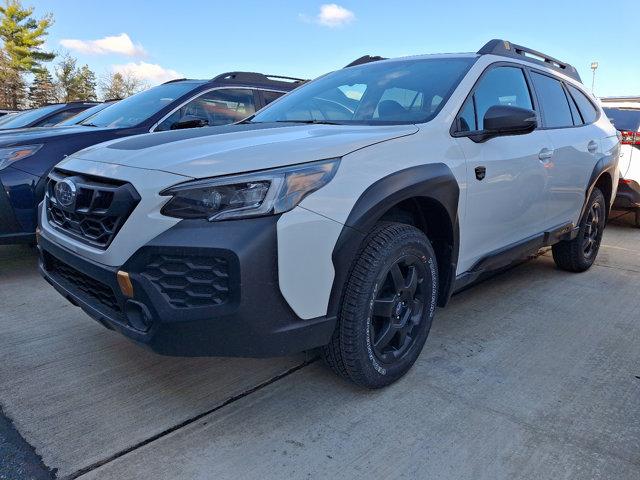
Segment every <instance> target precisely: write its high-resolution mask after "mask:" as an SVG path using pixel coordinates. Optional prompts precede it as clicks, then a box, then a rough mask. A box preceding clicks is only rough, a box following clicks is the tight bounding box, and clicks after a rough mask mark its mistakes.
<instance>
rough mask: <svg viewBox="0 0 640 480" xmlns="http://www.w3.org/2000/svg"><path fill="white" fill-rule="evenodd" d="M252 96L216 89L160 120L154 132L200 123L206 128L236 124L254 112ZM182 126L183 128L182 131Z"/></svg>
mask: <svg viewBox="0 0 640 480" xmlns="http://www.w3.org/2000/svg"><path fill="white" fill-rule="evenodd" d="M255 97H256V93H255V92H254V91H253V90H252V89H249V88H218V89H215V90H209V91H207V92H205V93H202V94H201V95H198V96H197V97H195V98H192V99H191V100H189V101H187V102H186V103H184V104H183V105H181V106H180V107H178V108H177V109H176V110H174V111H173V112H172V113H171V114H169V115H168V116H167V117H166V118H165V119H164V120H162V121H161V122H160V123H159V124H158V126H157V127H156V129H155V130H154V131H156V132H162V131H166V130H175V129H179V128H189V126H191V125H192V124H195V123H197V122H196V121H197V120H200V121H201V122H200V123H201V125H206V126H209V127H212V126H217V125H228V124H230V123H235V122H239V121H240V120H242V119H244V118H247V117H248V116H249V115H253V114H254V113H255V111H256V98H255ZM181 124H182V125H186V126H185V127H182V126H181Z"/></svg>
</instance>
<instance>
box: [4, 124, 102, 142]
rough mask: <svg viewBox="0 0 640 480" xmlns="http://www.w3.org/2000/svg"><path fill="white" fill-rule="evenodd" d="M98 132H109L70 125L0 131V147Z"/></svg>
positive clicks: (98, 128) (99, 128) (97, 128)
mask: <svg viewBox="0 0 640 480" xmlns="http://www.w3.org/2000/svg"><path fill="white" fill-rule="evenodd" d="M99 130H110V129H109V128H101V127H85V126H82V125H70V126H66V127H35V128H18V129H15V130H0V145H2V146H8V145H14V144H19V145H24V144H26V143H27V142H32V141H38V140H44V139H47V138H53V137H60V136H64V135H70V134H74V135H75V134H78V133H83V132H87V133H88V132H97V131H99Z"/></svg>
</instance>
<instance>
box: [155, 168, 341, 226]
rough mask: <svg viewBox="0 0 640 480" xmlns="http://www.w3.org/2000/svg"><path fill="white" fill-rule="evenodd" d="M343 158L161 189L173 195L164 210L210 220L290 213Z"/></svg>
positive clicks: (329, 175) (180, 216)
mask: <svg viewBox="0 0 640 480" xmlns="http://www.w3.org/2000/svg"><path fill="white" fill-rule="evenodd" d="M339 163H340V159H337V158H332V159H329V160H322V161H319V162H311V163H304V164H299V165H292V166H288V167H283V168H275V169H272V170H263V171H258V172H253V173H248V174H242V175H229V176H225V177H218V178H212V179H207V180H198V181H195V182H188V183H182V184H180V185H176V186H173V187H170V188H168V189H166V190H163V191H162V192H160V194H161V195H171V196H172V197H173V198H172V199H171V200H169V202H167V204H166V205H165V206H164V207H163V208H162V213H163V214H164V215H167V216H170V217H177V218H206V219H207V220H209V221H218V220H227V219H231V218H244V217H260V216H264V215H275V214H278V213H283V212H287V211H289V210H291V209H293V208H294V207H295V206H296V205H298V204H299V203H300V202H301V201H302V199H303V198H304V197H306V196H307V195H309V194H310V193H312V192H315V191H316V190H318V189H320V188H322V187H323V186H325V185H326V184H327V183H329V182H330V181H331V179H332V178H333V177H334V175H335V173H336V171H337V170H338V165H339Z"/></svg>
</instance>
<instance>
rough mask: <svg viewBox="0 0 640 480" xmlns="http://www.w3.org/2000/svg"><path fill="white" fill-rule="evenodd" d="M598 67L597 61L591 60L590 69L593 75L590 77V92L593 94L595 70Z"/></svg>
mask: <svg viewBox="0 0 640 480" xmlns="http://www.w3.org/2000/svg"><path fill="white" fill-rule="evenodd" d="M597 69H598V62H591V70H592V71H593V76H592V77H591V93H592V94H593V95H595V93H594V90H593V88H594V86H595V84H596V70H597Z"/></svg>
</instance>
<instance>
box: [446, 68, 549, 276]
mask: <svg viewBox="0 0 640 480" xmlns="http://www.w3.org/2000/svg"><path fill="white" fill-rule="evenodd" d="M493 105H512V106H517V107H522V108H527V109H535V101H534V98H533V97H532V92H531V88H530V85H529V82H528V80H527V78H526V75H525V71H524V68H523V67H520V66H518V65H511V64H497V65H494V66H492V67H490V68H489V69H488V70H487V71H485V72H484V73H483V75H482V77H481V78H480V80H479V81H478V82H477V84H476V86H475V87H474V90H473V91H472V93H471V95H470V96H469V97H468V98H467V100H466V102H465V104H464V106H463V108H462V110H461V111H460V113H459V115H458V118H457V127H456V128H457V129H458V132H456V134H454V136H455V137H456V142H457V143H458V145H459V146H460V148H461V149H462V151H463V153H464V156H465V159H466V162H467V191H466V195H467V202H466V205H467V206H466V211H465V212H463V215H464V220H463V221H462V222H461V231H460V235H461V245H460V261H459V267H460V269H459V270H460V271H464V270H468V269H470V268H472V267H473V266H474V265H475V264H476V263H477V262H478V261H479V260H481V259H483V258H485V257H488V256H492V255H497V254H499V253H500V251H501V250H505V249H510V248H515V247H516V246H517V245H518V244H520V243H522V242H524V241H526V240H527V239H528V238H530V237H532V236H535V235H537V234H540V233H541V232H542V231H544V227H543V226H544V223H545V211H546V207H547V205H546V202H547V192H546V182H547V175H546V171H545V168H544V165H543V163H542V162H541V161H540V159H539V155H540V154H541V153H542V154H543V155H544V154H545V152H546V151H547V150H549V147H550V143H549V139H548V136H547V133H546V132H545V131H543V130H535V131H533V132H531V133H528V134H524V135H511V136H499V137H494V138H491V139H489V140H486V141H483V142H477V141H474V140H472V138H470V137H469V135H470V134H473V132H481V131H482V130H483V124H482V119H483V117H484V114H485V112H486V111H487V110H488V109H489V108H490V107H491V106H493Z"/></svg>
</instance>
